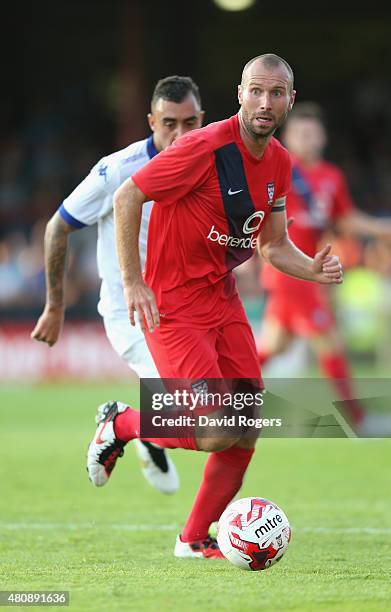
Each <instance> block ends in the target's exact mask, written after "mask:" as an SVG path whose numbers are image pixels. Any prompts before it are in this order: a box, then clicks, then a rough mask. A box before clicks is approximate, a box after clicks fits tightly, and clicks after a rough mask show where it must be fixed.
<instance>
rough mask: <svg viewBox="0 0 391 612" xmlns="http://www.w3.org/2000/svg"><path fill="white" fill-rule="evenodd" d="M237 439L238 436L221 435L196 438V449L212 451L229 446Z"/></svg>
mask: <svg viewBox="0 0 391 612" xmlns="http://www.w3.org/2000/svg"><path fill="white" fill-rule="evenodd" d="M238 441H239V438H226V437H225V436H224V437H223V436H221V437H219V438H197V447H198V450H201V451H205V452H206V453H214V452H218V451H222V450H226V449H227V448H231V446H234V445H235V444H236V443H237V442H238Z"/></svg>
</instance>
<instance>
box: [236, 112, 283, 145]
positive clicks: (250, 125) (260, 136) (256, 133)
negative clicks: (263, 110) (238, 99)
mask: <svg viewBox="0 0 391 612" xmlns="http://www.w3.org/2000/svg"><path fill="white" fill-rule="evenodd" d="M241 113H242V120H243V123H244V126H245V128H246V130H247V133H248V134H249V136H250V137H252V138H253V139H254V140H256V141H259V140H265V139H267V138H270V136H272V135H273V134H274V132H275V131H276V130H277V129H278V128H279V127H280V126H281V125H282V124H283V123H284V122H285V119H286V118H287V115H288V110H286V111H285V112H284V114H283V116H282V117H280V119H279V120H278V121H276V120H275V118H274V116H272V115H268V117H269V118H270V119H272V121H273V123H272V125H270V127H268V128H266V127H263V126H262V125H259V126H256V127H254V124H255V122H256V117H258V116H259V113H254V114H253V115H252V116H251V118H250V117H249V114H248V113H247V111H245V110H244V108H243V106H242V108H241Z"/></svg>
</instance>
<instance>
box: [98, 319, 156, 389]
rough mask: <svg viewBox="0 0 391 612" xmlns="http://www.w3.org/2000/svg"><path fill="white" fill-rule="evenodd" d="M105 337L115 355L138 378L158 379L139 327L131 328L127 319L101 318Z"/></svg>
mask: <svg viewBox="0 0 391 612" xmlns="http://www.w3.org/2000/svg"><path fill="white" fill-rule="evenodd" d="M103 323H104V326H105V330H106V335H107V337H108V339H109V340H110V344H111V346H112V347H113V349H114V350H115V352H116V353H118V355H119V356H120V357H121V358H122V359H123V360H124V361H126V363H127V364H128V366H129V367H130V369H131V370H133V371H134V372H135V373H136V374H137V376H138V377H139V378H159V373H158V371H157V369H156V366H155V363H154V361H153V359H152V355H151V353H150V352H149V349H148V346H147V343H146V341H145V337H144V334H143V332H142V331H141V329H140V327H139V326H138V325H137V326H136V327H132V325H131V324H130V322H129V319H128V318H127V317H115V318H114V317H103Z"/></svg>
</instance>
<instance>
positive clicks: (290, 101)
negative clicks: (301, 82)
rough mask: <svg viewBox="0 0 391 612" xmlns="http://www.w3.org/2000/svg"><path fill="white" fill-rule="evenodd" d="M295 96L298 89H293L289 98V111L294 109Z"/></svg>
mask: <svg viewBox="0 0 391 612" xmlns="http://www.w3.org/2000/svg"><path fill="white" fill-rule="evenodd" d="M295 98H296V90H295V89H292V91H291V97H290V100H289V106H288V110H289V111H291V110H292V108H293V105H294V103H295Z"/></svg>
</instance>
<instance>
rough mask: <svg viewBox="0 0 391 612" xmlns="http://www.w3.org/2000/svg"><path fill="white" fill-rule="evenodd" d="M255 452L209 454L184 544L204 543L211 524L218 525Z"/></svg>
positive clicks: (233, 450) (240, 450)
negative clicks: (202, 541) (201, 541)
mask: <svg viewBox="0 0 391 612" xmlns="http://www.w3.org/2000/svg"><path fill="white" fill-rule="evenodd" d="M253 453H254V449H246V448H239V447H238V446H233V447H232V448H227V449H226V450H223V451H218V452H215V453H211V454H210V455H209V457H208V459H207V462H206V465H205V469H204V475H203V478H202V482H201V486H200V488H199V490H198V494H197V497H196V499H195V502H194V504H193V508H192V510H191V513H190V515H189V518H188V519H187V521H186V525H185V527H184V529H183V531H182V534H181V539H182V541H183V542H194V541H196V540H204V539H205V538H206V537H207V536H208V531H209V527H210V525H211V523H213V522H214V521H217V520H218V519H219V518H220V515H221V514H222V512H223V511H224V510H225V508H226V506H227V505H228V504H229V503H230V502H231V501H232V499H233V497H234V496H235V495H236V493H237V492H238V491H239V489H240V487H241V485H242V481H243V476H244V473H245V471H246V469H247V466H248V464H249V463H250V460H251V457H252V455H253Z"/></svg>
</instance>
